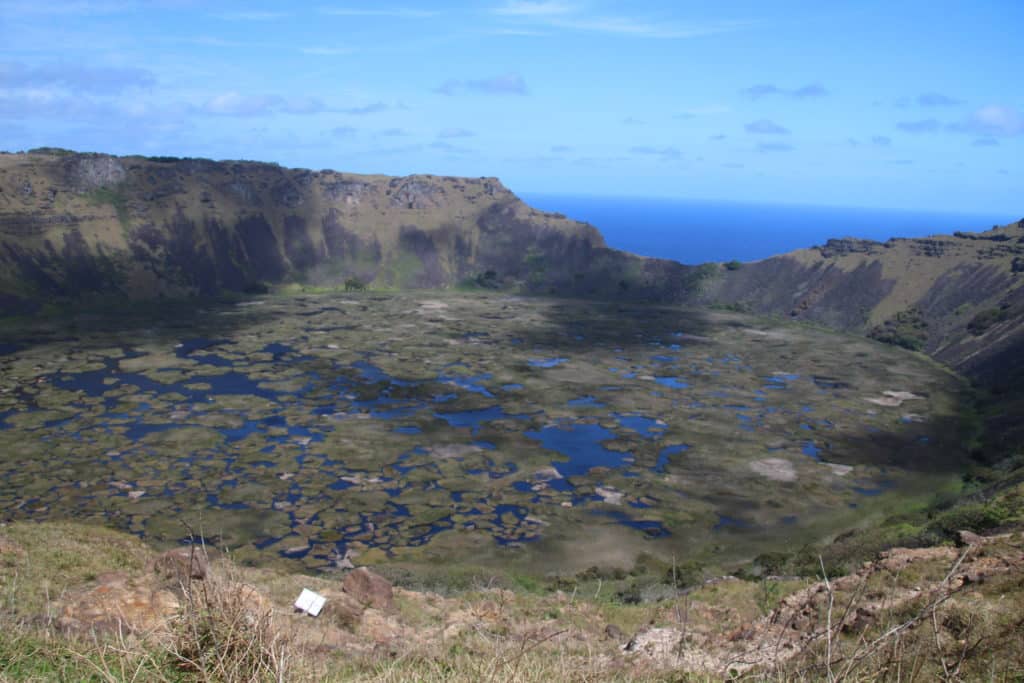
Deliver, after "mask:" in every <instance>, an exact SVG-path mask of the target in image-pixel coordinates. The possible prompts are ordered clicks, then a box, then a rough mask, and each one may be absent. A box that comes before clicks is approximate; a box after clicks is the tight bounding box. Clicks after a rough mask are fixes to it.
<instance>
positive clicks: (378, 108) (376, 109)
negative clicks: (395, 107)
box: [339, 102, 391, 116]
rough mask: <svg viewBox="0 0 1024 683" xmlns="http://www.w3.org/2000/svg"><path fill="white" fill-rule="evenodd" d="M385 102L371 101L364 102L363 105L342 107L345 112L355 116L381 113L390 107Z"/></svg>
mask: <svg viewBox="0 0 1024 683" xmlns="http://www.w3.org/2000/svg"><path fill="white" fill-rule="evenodd" d="M390 108H391V107H389V106H388V105H387V104H385V103H384V102H371V103H370V104H364V105H363V106H361V107H347V108H344V109H341V110H339V111H341V113H343V114H352V115H353V116H366V115H368V114H379V113H380V112H382V111H387V110H388V109H390Z"/></svg>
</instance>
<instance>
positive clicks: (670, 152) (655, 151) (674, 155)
mask: <svg viewBox="0 0 1024 683" xmlns="http://www.w3.org/2000/svg"><path fill="white" fill-rule="evenodd" d="M629 153H630V154H635V155H638V156H653V157H658V158H659V159H660V160H661V161H676V160H678V159H681V158H682V156H683V154H682V152H680V151H679V148H678V147H649V146H646V145H638V146H636V147H630V148H629Z"/></svg>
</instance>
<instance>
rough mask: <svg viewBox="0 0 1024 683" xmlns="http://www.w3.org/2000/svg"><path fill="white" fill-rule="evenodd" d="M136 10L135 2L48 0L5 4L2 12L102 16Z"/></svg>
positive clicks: (114, 0) (12, 13) (136, 4)
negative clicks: (45, 0)
mask: <svg viewBox="0 0 1024 683" xmlns="http://www.w3.org/2000/svg"><path fill="white" fill-rule="evenodd" d="M137 8H138V3H137V2H118V1H116V0H110V1H105V0H50V1H49V2H36V1H34V0H26V1H24V2H6V3H4V7H3V11H4V13H5V14H7V15H8V16H12V15H31V14H40V15H55V16H59V15H68V16H75V15H102V14H119V13H121V12H129V11H132V10H134V9H137Z"/></svg>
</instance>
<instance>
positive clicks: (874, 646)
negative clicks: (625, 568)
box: [0, 525, 1024, 683]
mask: <svg viewBox="0 0 1024 683" xmlns="http://www.w3.org/2000/svg"><path fill="white" fill-rule="evenodd" d="M26 526H27V525H26ZM36 530H37V533H36V534H35V538H32V536H31V535H29V534H27V533H24V531H25V529H24V527H18V528H12V527H9V528H7V529H5V530H4V531H5V533H7V532H11V531H13V534H11V533H7V535H8V537H11V536H12V535H13V536H17V537H18V538H20V539H22V541H24V545H25V549H26V551H27V552H25V553H23V554H19V555H11V554H8V555H7V556H6V560H4V558H3V557H0V560H4V561H3V562H0V579H2V583H0V587H2V591H0V601H2V607H3V608H4V609H3V611H2V613H0V681H7V680H11V681H58V680H59V681H64V680H74V681H78V680H81V681H97V682H102V683H111V682H114V681H166V682H172V681H173V682H180V681H211V682H212V681H226V682H229V683H236V682H237V683H242V682H250V681H299V682H303V681H310V682H312V681H364V682H366V683H370V682H373V683H390V682H393V681H394V682H397V681H425V682H434V681H436V682H440V681H449V682H453V683H463V682H464V683H470V682H473V683H478V682H484V683H486V682H488V681H495V682H497V681H501V682H505V681H509V682H521V683H552V682H554V681H580V682H584V681H636V682H652V683H653V682H656V681H681V682H682V681H704V680H721V679H722V677H723V676H728V675H729V673H728V669H729V665H728V661H729V660H728V657H727V653H726V654H723V656H722V657H721V658H720V659H719V661H720V662H721V664H720V666H718V667H716V668H715V671H716V672H717V673H716V675H712V676H708V675H705V674H701V673H691V672H687V671H683V670H682V669H683V667H682V666H681V664H680V663H679V662H676V661H670V660H671V657H669V658H668V659H662V660H657V659H650V658H645V657H643V656H637V655H633V654H630V653H624V652H622V651H621V649H620V648H619V647H618V643H617V642H614V641H609V640H605V639H602V638H601V637H599V636H595V630H596V631H597V632H600V629H602V628H603V624H604V623H615V622H616V621H617V622H620V624H621V625H622V626H624V627H626V630H627V631H632V630H634V629H642V628H643V627H644V626H646V624H648V623H649V624H660V625H666V626H676V627H679V624H678V623H677V622H678V621H679V619H681V618H682V617H681V616H680V614H681V610H683V611H684V612H685V620H684V621H685V623H686V624H687V625H688V628H689V629H690V631H689V632H687V633H686V635H685V636H684V637H683V641H684V642H681V644H680V648H684V647H686V648H690V647H696V648H698V649H701V650H705V651H706V650H708V649H717V648H719V647H723V648H724V649H723V652H725V651H726V650H728V647H727V646H728V641H729V639H730V635H729V632H731V631H734V630H735V629H736V628H737V624H740V623H748V622H749V621H750V620H756V619H757V618H758V615H759V613H760V612H761V610H762V609H763V607H764V606H763V605H761V604H759V595H760V594H759V585H758V584H754V583H749V582H743V581H735V580H734V581H726V582H721V583H718V584H714V585H709V586H705V587H703V588H701V589H698V590H696V591H694V592H692V593H690V594H688V595H686V596H685V598H683V597H680V596H676V597H675V598H672V599H667V600H665V601H662V602H661V603H657V604H651V605H645V606H622V605H614V604H613V603H610V602H609V603H605V602H603V601H602V602H598V601H595V600H591V599H589V597H585V596H582V595H565V594H552V593H544V592H531V593H513V592H511V591H507V590H497V589H495V590H484V589H481V590H471V591H468V592H466V593H463V594H461V595H457V596H450V597H448V598H442V597H440V596H437V598H436V601H437V603H438V604H441V605H442V606H446V607H443V609H441V611H440V612H438V611H437V610H436V609H435V610H434V611H429V613H428V612H427V611H424V610H427V609H428V606H427V605H426V603H425V602H424V600H423V599H416V600H413V599H412V598H413V597H416V596H415V595H412V594H409V593H402V594H400V596H398V598H399V599H398V602H399V610H398V612H396V613H395V614H394V615H393V616H394V618H396V619H399V620H401V621H402V622H403V623H406V624H407V625H408V626H409V627H410V628H411V630H410V631H407V633H408V634H409V637H408V638H405V637H403V639H400V640H397V641H391V642H388V643H387V644H380V645H378V646H377V647H373V646H372V643H363V644H364V645H367V646H366V647H362V648H361V649H358V651H357V650H354V649H348V648H346V647H345V646H339V645H333V646H324V645H323V644H320V645H318V644H316V642H315V639H309V638H299V637H297V636H298V635H301V634H302V633H303V632H306V634H307V635H308V633H309V632H310V631H311V630H316V629H325V628H329V627H330V624H329V623H328V622H327V621H326V620H325V619H324V618H323V617H322V618H321V619H318V620H311V619H308V618H298V617H292V616H291V615H289V614H287V613H286V612H285V611H284V608H285V603H284V602H283V601H284V600H285V599H286V598H285V596H290V595H292V593H293V591H294V589H295V586H297V585H298V584H299V583H306V582H308V583H309V584H310V585H311V586H313V587H316V588H320V589H322V588H323V587H324V586H325V585H326V584H327V582H328V581H329V580H328V579H327V578H326V577H322V578H314V577H286V576H284V575H277V574H274V573H272V572H268V571H267V570H254V569H247V568H242V567H239V566H237V565H235V564H233V563H232V562H231V561H230V559H224V560H221V561H218V562H216V563H215V565H214V568H213V570H212V571H211V572H210V573H209V574H208V576H207V578H206V579H205V580H203V581H192V582H187V583H185V584H184V585H181V586H179V587H178V588H179V590H178V593H179V596H180V599H181V605H182V607H181V611H180V614H179V615H178V616H177V617H176V618H175V619H174V620H173V623H172V628H171V629H170V631H169V632H168V633H164V634H161V635H160V636H159V637H147V636H146V635H145V634H141V635H140V634H129V633H123V632H115V633H112V634H111V633H109V632H108V633H106V634H105V635H101V634H85V635H83V634H78V635H77V636H75V635H69V634H65V633H62V632H60V631H59V630H58V629H57V627H56V622H55V621H54V620H53V619H52V616H51V615H52V614H53V613H54V611H55V610H54V608H53V604H54V603H56V602H58V601H59V598H60V596H61V593H62V592H63V590H64V588H73V587H74V582H80V581H82V579H83V578H84V577H85V576H87V575H88V574H90V573H91V572H92V571H94V570H96V569H98V568H100V567H101V566H102V565H103V560H102V557H103V556H104V555H105V554H106V552H107V551H108V550H109V549H108V548H103V547H102V546H99V545H97V544H95V543H92V544H90V543H89V542H88V538H89V534H91V533H93V532H94V531H95V530H92V531H86V530H84V528H76V529H75V530H76V531H78V532H79V534H78V536H77V537H76V540H74V541H69V543H72V544H73V549H74V550H75V551H80V552H82V553H83V555H82V556H81V558H80V560H81V564H82V565H83V566H84V567H87V568H88V570H87V571H86V572H85V574H84V575H83V574H82V572H81V571H80V570H75V569H73V568H71V566H70V563H66V566H64V568H63V569H60V568H58V567H57V566H56V565H54V566H50V567H48V568H44V567H41V566H40V565H41V562H40V560H41V558H49V559H54V558H56V557H66V553H68V552H70V551H71V550H72V546H71V545H69V546H66V547H64V548H63V549H59V548H56V547H53V546H54V544H55V543H56V539H55V536H54V535H56V536H60V535H62V534H65V533H67V532H68V531H69V530H70V529H68V528H61V529H59V530H53V529H47V528H46V525H39V526H37V527H36ZM99 533H100V534H101V535H102V534H106V533H108V532H103V531H100V532H99ZM103 538H106V537H105V536H104V537H103ZM48 539H49V540H48ZM121 540H122V541H123V545H118V544H117V543H116V542H115V543H114V544H113V545H112V546H111V547H112V548H113V552H114V554H115V555H118V556H119V557H121V558H122V563H123V564H124V565H126V566H129V567H141V566H144V564H145V562H144V561H145V559H146V558H145V555H144V554H142V553H139V552H137V551H139V548H138V547H136V546H135V544H134V539H131V540H127V539H121ZM1021 547H1022V540H1021V539H1020V537H1019V536H1015V537H1007V538H1006V539H1004V540H1002V541H995V542H992V543H989V544H987V545H985V546H984V548H982V549H975V550H974V551H972V552H976V553H980V555H978V556H975V555H970V556H966V555H965V554H961V555H959V556H957V557H956V559H955V560H954V561H952V562H951V561H950V560H949V559H948V558H949V557H950V556H951V553H950V552H949V551H943V552H941V553H936V554H935V555H934V558H935V559H934V560H930V561H928V562H920V563H916V564H908V565H906V566H905V567H903V568H902V569H900V570H898V571H895V572H889V573H886V572H875V573H872V574H870V575H869V576H866V578H863V579H857V577H846V578H842V579H837V580H833V579H832V578H831V577H829V580H828V582H827V583H826V584H825V586H826V588H825V590H824V592H823V593H819V594H818V597H817V598H815V601H814V602H813V603H812V604H814V605H816V606H817V609H818V612H817V615H816V617H815V619H816V625H811V626H810V627H801V628H806V629H807V630H805V631H804V633H807V634H808V636H809V637H808V638H807V639H805V640H803V641H801V645H800V647H799V651H798V652H797V654H796V656H792V657H788V658H786V657H778V658H777V659H776V660H774V661H771V660H770V659H769V660H761V662H760V664H758V665H757V666H755V667H754V668H751V669H748V670H746V671H744V672H743V673H742V674H740V673H737V674H736V677H737V678H738V679H742V680H752V681H754V680H756V681H773V682H774V681H778V682H781V681H829V682H830V683H832V682H835V683H839V682H842V683H851V682H858V683H859V682H860V681H876V680H877V681H911V682H913V681H970V680H992V681H1019V680H1021V677H1022V676H1024V575H1022V574H1024V573H1022V572H1020V571H1017V570H1013V571H1004V572H1002V573H999V572H989V573H988V574H987V575H986V576H985V577H984V578H980V577H975V578H972V579H971V580H970V581H967V582H962V581H960V580H959V578H958V577H960V576H962V575H963V574H964V571H965V570H967V571H968V573H970V572H971V571H974V569H972V565H971V562H972V561H974V560H975V559H976V557H981V558H983V559H984V561H985V562H987V563H989V564H988V566H996V565H997V564H998V563H999V562H1003V561H1004V560H1005V561H1007V562H1011V563H1018V564H1017V565H1014V566H1019V562H1020V561H1021V560H1020V554H1021ZM965 557H966V559H965ZM853 579H857V580H853ZM63 580H67V581H70V582H72V583H70V584H61V581H63ZM85 580H86V581H88V579H87V578H86V579H85ZM39 582H44V583H45V584H46V587H45V588H44V587H42V586H40V585H38V584H39ZM296 582H298V583H296ZM800 585H801V584H800V582H792V583H787V584H785V585H784V587H783V588H782V589H781V590H780V596H781V595H784V594H790V593H791V592H792V591H793V590H796V589H798V588H799V587H800ZM916 586H921V587H922V589H921V590H920V591H919V592H918V593H914V594H913V595H912V597H911V598H910V599H902V598H901V599H896V598H893V597H892V596H901V595H902V596H904V597H905V596H906V595H907V594H908V591H910V592H911V593H913V589H914V587H916ZM257 587H258V589H259V590H257ZM808 590H810V589H808ZM21 591H27V594H28V595H46V594H47V591H51V592H50V593H49V598H48V599H49V601H50V602H48V603H47V604H37V603H33V606H32V608H31V610H25V609H21V608H19V607H17V605H18V603H17V601H16V600H15V595H16V594H18V593H19V592H21ZM263 596H268V597H263ZM796 596H797V594H793V597H794V598H795V597H796ZM761 597H763V596H761ZM777 597H779V596H777ZM445 600H448V601H449V602H444V601H445ZM681 601H685V606H684V602H681ZM273 604H276V605H278V608H279V609H278V610H277V611H275V610H274V609H273V608H272V605H273ZM455 605H459V606H460V607H459V608H460V609H463V608H464V609H467V610H473V609H478V610H481V611H486V610H487V609H489V610H491V612H492V613H496V614H497V616H496V617H494V618H492V619H491V620H490V621H487V620H484V621H481V622H479V623H473V624H471V625H469V626H468V627H467V628H466V629H464V630H462V631H461V632H459V633H458V634H457V635H456V636H453V637H441V636H437V637H435V636H423V634H425V633H427V632H428V631H430V630H431V629H437V628H438V627H439V626H440V627H442V628H443V626H444V624H445V619H446V618H447V616H448V614H449V613H450V612H449V611H448V610H450V609H452V608H453V606H455ZM861 609H869V610H870V611H871V612H872V615H871V618H870V619H867V620H860V621H858V619H857V615H858V614H859V613H860V612H859V611H860V610H861ZM495 611H496V612H495ZM644 615H646V619H647V622H645V623H641V622H642V621H643V616H644ZM588 621H589V622H590V623H588ZM772 633H773V634H774V633H776V632H775V631H773V632H772ZM348 634H349V635H348V637H352V638H358V637H360V636H358V631H357V633H356V634H352V633H351V632H348ZM771 637H775V636H774V635H772V636H771ZM698 641H699V642H698ZM701 643H703V644H701Z"/></svg>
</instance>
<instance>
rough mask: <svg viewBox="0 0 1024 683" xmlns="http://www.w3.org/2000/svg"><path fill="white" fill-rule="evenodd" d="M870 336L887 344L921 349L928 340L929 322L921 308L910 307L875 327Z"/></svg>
mask: <svg viewBox="0 0 1024 683" xmlns="http://www.w3.org/2000/svg"><path fill="white" fill-rule="evenodd" d="M868 336H869V337H871V338H872V339H874V340H876V341H880V342H882V343H885V344H892V345H894V346H901V347H903V348H905V349H910V350H911V351H920V350H921V349H923V348H924V345H925V343H926V342H927V341H928V323H927V322H926V321H925V319H924V315H923V314H922V313H921V311H920V310H919V309H917V308H910V309H907V310H906V311H901V312H899V313H897V314H896V315H895V316H894V317H892V318H890V319H889V320H886V321H885V322H884V323H882V324H881V325H879V326H877V327H875V328H873V329H872V330H871V331H870V332H868Z"/></svg>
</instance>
